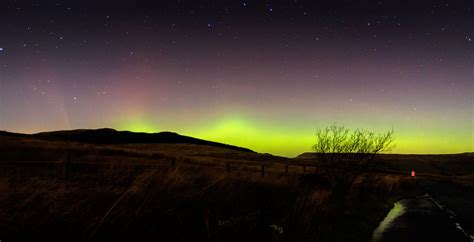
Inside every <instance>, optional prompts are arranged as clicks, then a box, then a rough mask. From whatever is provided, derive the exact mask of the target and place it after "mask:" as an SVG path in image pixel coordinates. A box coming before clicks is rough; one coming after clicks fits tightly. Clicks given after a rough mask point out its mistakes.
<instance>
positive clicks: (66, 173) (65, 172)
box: [62, 150, 69, 181]
mask: <svg viewBox="0 0 474 242" xmlns="http://www.w3.org/2000/svg"><path fill="white" fill-rule="evenodd" d="M62 173H63V174H62V176H63V180H64V181H67V180H68V176H69V152H68V151H67V150H66V153H65V154H64V161H63V171H62Z"/></svg>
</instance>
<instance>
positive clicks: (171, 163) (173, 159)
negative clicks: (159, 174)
mask: <svg viewBox="0 0 474 242" xmlns="http://www.w3.org/2000/svg"><path fill="white" fill-rule="evenodd" d="M175 167H176V158H175V157H173V158H172V159H171V162H170V167H169V171H171V170H173V169H174V168H175Z"/></svg>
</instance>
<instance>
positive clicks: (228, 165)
mask: <svg viewBox="0 0 474 242" xmlns="http://www.w3.org/2000/svg"><path fill="white" fill-rule="evenodd" d="M227 173H230V162H227Z"/></svg>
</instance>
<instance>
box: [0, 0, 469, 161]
mask: <svg viewBox="0 0 474 242" xmlns="http://www.w3.org/2000/svg"><path fill="white" fill-rule="evenodd" d="M99 2H100V3H99ZM336 2H337V3H336ZM2 3H3V4H2V5H3V6H2V8H1V9H0V29H1V33H0V130H7V131H12V132H22V133H34V132H41V131H50V130H63V129H79V128H103V127H110V128H115V129H118V130H132V131H144V132H159V131H165V130H169V131H174V132H178V133H181V134H184V135H189V136H194V137H198V138H203V139H209V140H213V141H219V142H224V143H230V144H234V145H239V146H244V147H248V148H251V149H253V150H256V151H258V152H268V153H272V154H278V155H285V156H294V155H297V154H299V153H302V152H305V151H310V150H311V145H312V144H313V143H314V142H315V135H314V133H315V131H316V129H317V128H321V127H325V126H327V125H330V124H332V123H337V124H341V125H345V126H347V127H350V128H364V129H371V130H374V131H377V132H379V131H380V132H381V131H387V130H390V129H394V131H395V133H396V145H397V147H396V148H395V149H394V151H393V152H395V153H457V152H466V151H474V149H473V143H474V139H473V123H474V121H473V96H474V89H473V83H474V41H473V39H474V10H473V7H474V1H440V0H436V1H427V0H417V1H395V0H394V1H348V0H347V1H329V0H328V1H302V0H294V1H257V0H253V1H251V0H249V1H225V0H223V1H169V2H166V3H165V2H164V1H140V0H139V1H90V0H86V1H65V0H56V1H49V0H41V1H40V0H37V1H21V0H17V1H12V0H9V1H2Z"/></svg>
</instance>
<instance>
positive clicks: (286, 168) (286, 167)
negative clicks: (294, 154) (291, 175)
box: [285, 164, 288, 174]
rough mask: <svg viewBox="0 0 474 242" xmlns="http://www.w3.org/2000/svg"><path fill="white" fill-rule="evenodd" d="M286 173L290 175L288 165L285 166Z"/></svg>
mask: <svg viewBox="0 0 474 242" xmlns="http://www.w3.org/2000/svg"><path fill="white" fill-rule="evenodd" d="M285 173H286V174H288V164H285Z"/></svg>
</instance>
